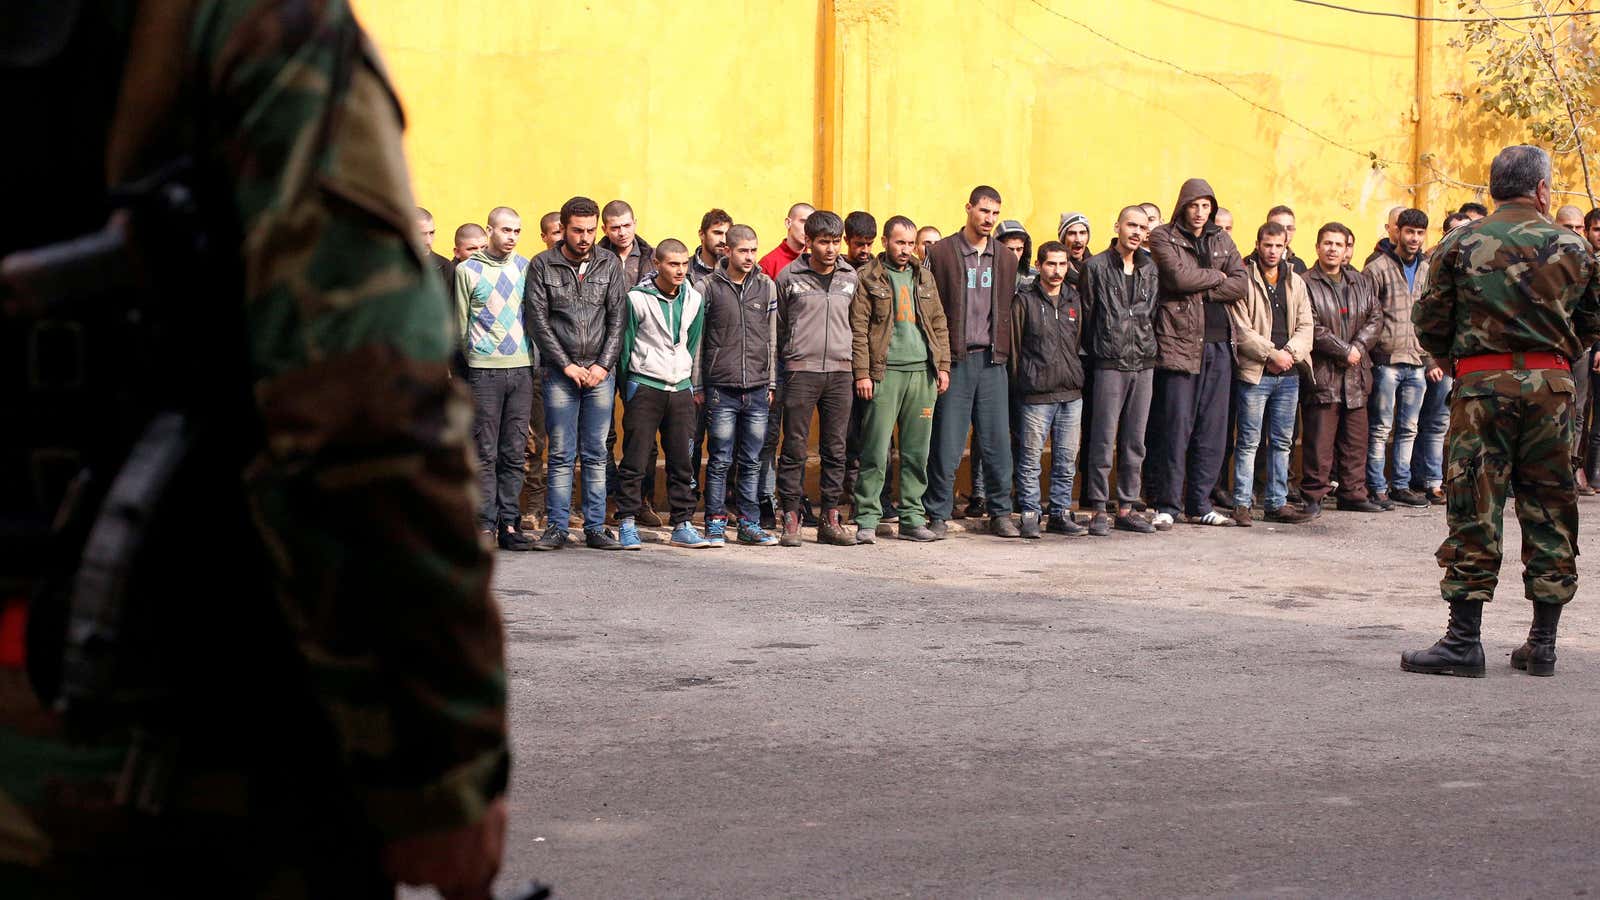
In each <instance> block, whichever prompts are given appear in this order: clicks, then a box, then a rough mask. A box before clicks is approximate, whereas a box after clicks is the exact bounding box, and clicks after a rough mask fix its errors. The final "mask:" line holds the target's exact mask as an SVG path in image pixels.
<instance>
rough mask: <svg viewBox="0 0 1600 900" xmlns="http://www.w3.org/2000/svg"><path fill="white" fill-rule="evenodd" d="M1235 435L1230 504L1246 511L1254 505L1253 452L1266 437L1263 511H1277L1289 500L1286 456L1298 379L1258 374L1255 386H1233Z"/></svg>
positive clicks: (1290, 442)
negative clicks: (1264, 507)
mask: <svg viewBox="0 0 1600 900" xmlns="http://www.w3.org/2000/svg"><path fill="white" fill-rule="evenodd" d="M1233 400H1234V407H1235V408H1236V409H1237V411H1238V418H1237V420H1236V423H1235V428H1236V429H1237V432H1236V434H1237V436H1236V437H1235V438H1234V444H1233V503H1234V506H1235V507H1236V508H1244V509H1249V508H1250V504H1251V503H1253V502H1255V496H1254V495H1255V486H1256V450H1257V448H1259V447H1260V446H1261V433H1262V431H1263V430H1264V431H1266V435H1267V453H1268V456H1267V497H1266V501H1267V502H1266V507H1267V509H1280V508H1282V506H1283V504H1284V502H1285V501H1287V500H1288V499H1289V454H1290V453H1291V452H1292V451H1293V449H1294V414H1295V407H1296V405H1297V404H1298V403H1299V402H1300V376H1299V375H1298V374H1296V373H1294V372H1290V373H1288V374H1287V375H1272V374H1269V373H1266V372H1262V373H1261V382H1260V383H1259V384H1246V383H1245V382H1243V381H1235V382H1234V383H1233Z"/></svg>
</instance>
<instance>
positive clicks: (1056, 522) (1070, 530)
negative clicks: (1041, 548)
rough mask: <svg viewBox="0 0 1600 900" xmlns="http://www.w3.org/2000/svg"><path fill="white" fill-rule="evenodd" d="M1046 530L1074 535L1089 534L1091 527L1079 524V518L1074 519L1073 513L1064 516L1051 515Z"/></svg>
mask: <svg viewBox="0 0 1600 900" xmlns="http://www.w3.org/2000/svg"><path fill="white" fill-rule="evenodd" d="M1044 530H1045V531H1048V532H1050V533H1051V534H1065V535H1070V536H1072V537H1077V536H1078V535H1081V534H1087V533H1088V531H1089V529H1087V528H1085V527H1083V526H1082V525H1079V524H1078V520H1077V519H1074V518H1073V517H1072V514H1071V513H1068V514H1067V515H1064V516H1051V517H1050V521H1049V522H1048V523H1046V524H1045V526H1044Z"/></svg>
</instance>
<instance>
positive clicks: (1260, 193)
mask: <svg viewBox="0 0 1600 900" xmlns="http://www.w3.org/2000/svg"><path fill="white" fill-rule="evenodd" d="M1360 5H1361V6H1364V7H1366V8H1369V9H1377V10H1386V11H1393V12H1404V13H1413V14H1414V13H1416V12H1418V11H1419V7H1420V9H1421V11H1423V12H1427V13H1431V14H1438V13H1439V11H1440V10H1444V11H1445V14H1450V13H1451V11H1452V10H1453V8H1454V6H1453V4H1444V5H1440V4H1432V3H1429V2H1427V0H1422V2H1421V3H1420V4H1419V2H1417V0H1364V2H1363V3H1362V4H1360ZM356 6H357V9H358V11H359V12H360V13H361V15H362V17H363V21H364V22H365V24H366V26H367V27H368V29H369V30H370V31H371V32H372V34H373V36H374V37H375V39H376V40H377V42H378V44H379V46H380V47H381V49H382V51H383V53H384V56H385V59H386V61H387V62H388V64H389V66H390V68H391V71H392V73H393V74H394V77H395V80H396V82H397V84H398V88H399V91H400V93H401V96H402V98H403V100H404V102H405V105H406V109H407V113H408V116H409V123H410V130H409V137H408V146H409V151H410V158H411V163H412V167H413V175H414V179H415V182H416V193H417V196H418V198H419V201H420V202H422V203H423V204H424V205H426V206H429V207H430V208H431V209H432V210H433V211H434V213H435V214H436V217H437V219H438V225H439V241H438V244H437V249H440V250H441V251H443V252H446V253H448V247H447V244H448V242H449V234H450V232H451V230H452V229H453V228H454V226H455V225H456V224H458V223H461V222H466V221H477V222H481V221H483V218H484V214H485V213H486V212H487V211H488V209H489V208H490V207H492V206H495V205H499V204H506V205H510V206H514V207H516V208H517V209H518V210H519V211H521V212H522V214H523V216H524V219H525V224H526V227H527V231H528V235H527V238H526V243H525V248H526V249H530V250H531V249H537V248H538V246H539V245H538V243H537V238H536V237H535V235H534V234H533V231H534V225H535V219H536V217H537V216H538V215H539V214H540V213H543V212H545V211H548V210H551V209H554V208H556V207H557V206H558V205H559V204H560V203H561V201H562V200H564V199H566V198H567V197H568V196H570V195H572V194H575V193H582V194H587V195H588V196H590V197H593V198H594V199H596V200H598V201H600V202H602V203H603V202H605V201H606V200H609V199H612V198H615V197H619V196H620V197H624V198H626V199H628V200H629V201H630V202H632V204H633V206H634V209H635V210H636V212H637V214H638V217H639V222H640V233H641V234H643V235H645V236H646V237H648V238H650V239H651V240H659V239H660V238H662V237H667V236H675V237H679V238H682V239H684V240H686V241H689V242H692V241H693V240H694V239H695V229H696V227H697V225H698V222H699V217H700V214H701V213H702V212H704V211H705V210H706V209H707V208H709V207H711V206H721V207H724V208H726V209H727V210H729V212H731V213H732V214H733V216H734V218H735V219H736V220H739V221H743V222H747V223H749V224H751V225H753V226H755V228H756V229H757V231H758V232H759V233H760V235H761V242H762V244H763V246H768V245H771V244H773V243H775V242H776V241H777V240H778V238H779V237H780V229H781V223H782V217H783V214H784V211H785V210H786V209H787V207H788V205H789V204H790V203H791V202H793V201H795V200H811V201H813V202H816V203H817V204H818V205H819V206H824V207H832V208H834V209H837V210H838V211H840V212H841V213H843V212H846V211H848V210H851V209H856V208H865V209H868V210H870V211H872V212H873V213H874V214H876V215H877V216H878V218H879V220H880V221H881V220H882V219H884V218H886V217H887V216H889V215H893V214H897V213H899V214H905V215H909V216H911V217H912V218H913V219H914V220H916V221H917V222H918V223H930V224H934V225H937V226H940V227H941V228H943V229H946V231H947V233H948V230H950V229H953V228H955V227H957V226H959V224H960V222H961V206H962V203H963V201H964V200H965V199H966V193H967V191H968V190H969V189H970V188H971V187H972V186H973V185H974V184H978V183H988V184H992V185H994V186H995V187H996V188H998V189H999V191H1000V192H1001V194H1002V195H1003V196H1004V198H1005V204H1004V212H1003V215H1004V216H1005V217H1007V218H1012V217H1020V218H1021V219H1022V220H1023V221H1024V223H1025V224H1026V225H1027V227H1028V228H1029V230H1030V231H1031V232H1032V233H1033V234H1034V235H1035V239H1036V241H1037V240H1040V239H1042V237H1043V236H1045V235H1053V234H1054V231H1055V226H1056V222H1057V217H1058V215H1059V213H1061V212H1063V211H1066V210H1081V211H1083V212H1085V213H1087V214H1088V215H1089V217H1090V219H1091V221H1092V222H1093V225H1094V228H1095V232H1096V234H1095V238H1094V240H1095V246H1096V247H1097V248H1098V247H1099V246H1101V244H1102V241H1104V240H1106V239H1108V238H1109V225H1110V223H1111V222H1112V220H1113V218H1114V216H1115V213H1116V210H1117V209H1118V208H1120V207H1121V206H1122V205H1124V204H1127V203H1132V202H1138V201H1144V200H1153V201H1155V202H1156V203H1158V204H1159V205H1160V206H1161V208H1162V211H1163V214H1164V215H1169V214H1170V212H1171V205H1172V202H1173V199H1174V197H1175V196H1176V194H1177V190H1178V186H1179V185H1180V183H1181V182H1182V181H1183V179H1184V178H1186V177H1189V176H1194V175H1199V176H1203V177H1205V178H1207V179H1208V180H1210V181H1211V184H1212V186H1213V188H1214V189H1215V190H1216V191H1217V193H1218V197H1219V199H1220V201H1221V202H1222V204H1223V205H1224V206H1227V207H1229V208H1231V209H1233V210H1234V211H1235V214H1236V216H1237V220H1238V228H1239V229H1240V232H1241V238H1242V240H1241V243H1248V241H1249V238H1250V235H1249V234H1248V232H1250V231H1252V230H1253V229H1254V227H1255V225H1257V224H1259V223H1260V221H1261V219H1262V217H1263V216H1264V214H1265V212H1266V210H1267V209H1268V208H1269V207H1270V206H1272V205H1273V204H1275V203H1288V204H1290V205H1291V206H1293V207H1294V208H1295V209H1296V210H1297V212H1298V213H1299V215H1300V222H1301V226H1302V229H1303V231H1302V233H1301V235H1300V237H1299V239H1298V240H1297V241H1296V244H1297V245H1298V246H1299V248H1300V251H1301V253H1302V255H1309V251H1310V244H1311V237H1312V234H1311V233H1312V232H1313V231H1314V229H1315V227H1316V225H1317V224H1320V223H1321V222H1323V221H1327V220H1330V219H1336V220H1339V221H1343V222H1344V223H1345V224H1347V225H1349V226H1350V227H1352V228H1353V229H1354V230H1355V231H1356V233H1357V237H1358V240H1359V241H1360V242H1361V243H1362V244H1367V243H1369V242H1370V241H1372V240H1374V239H1375V238H1376V237H1377V231H1378V225H1379V223H1380V222H1381V221H1382V219H1383V217H1384V215H1385V213H1386V211H1387V210H1388V208H1389V207H1390V206H1393V205H1396V204H1402V203H1404V204H1411V203H1414V202H1418V200H1421V202H1422V203H1424V204H1425V205H1424V208H1425V209H1427V210H1428V211H1429V213H1430V214H1432V215H1433V216H1435V218H1436V219H1437V216H1438V215H1439V213H1441V212H1442V211H1443V209H1444V205H1445V204H1446V203H1448V204H1450V205H1452V206H1454V205H1457V204H1459V203H1460V202H1462V201H1463V200H1465V199H1470V198H1471V197H1472V192H1471V191H1468V190H1462V189H1457V188H1447V187H1445V186H1442V185H1434V186H1430V187H1424V188H1423V189H1421V190H1420V191H1413V189H1411V188H1409V187H1407V185H1411V184H1415V183H1418V182H1421V181H1424V180H1426V179H1427V178H1428V177H1429V173H1427V172H1426V171H1424V170H1421V169H1419V168H1418V167H1417V166H1416V159H1417V156H1418V154H1420V153H1422V152H1427V151H1432V152H1435V153H1438V154H1440V157H1441V158H1440V161H1439V165H1440V166H1441V168H1443V169H1445V170H1446V171H1448V172H1449V173H1450V174H1451V175H1452V176H1453V177H1456V178H1459V179H1461V180H1464V181H1472V182H1479V183H1481V182H1482V180H1483V179H1484V176H1485V170H1486V168H1487V162H1488V159H1489V157H1490V156H1492V155H1493V152H1494V150H1495V149H1496V148H1497V147H1498V146H1500V145H1501V144H1503V143H1509V142H1512V141H1515V140H1520V139H1522V138H1521V136H1520V135H1518V134H1517V133H1516V132H1515V129H1508V128H1505V127H1503V126H1485V125H1483V123H1481V122H1478V121H1476V119H1475V117H1474V115H1473V114H1472V113H1471V110H1470V108H1469V107H1468V106H1467V105H1465V104H1463V103H1462V102H1460V101H1456V100H1451V99H1448V98H1447V96H1446V95H1448V94H1450V93H1451V92H1458V93H1459V92H1462V91H1463V90H1464V89H1465V88H1466V82H1467V80H1468V75H1469V71H1468V70H1467V68H1466V67H1465V65H1464V64H1463V63H1462V61H1461V60H1460V58H1459V57H1457V56H1456V55H1455V53H1454V51H1451V50H1450V49H1449V48H1448V47H1446V46H1445V42H1446V41H1447V40H1448V37H1449V34H1450V33H1451V32H1449V31H1446V30H1444V29H1451V28H1453V27H1454V26H1444V25H1441V26H1427V25H1424V26H1422V27H1421V28H1420V29H1419V27H1418V26H1417V25H1416V24H1415V23H1412V22H1409V21H1405V20H1400V19H1384V18H1368V17H1357V16H1352V15H1350V14H1348V13H1342V12H1337V11H1333V10H1325V9H1319V8H1315V7H1310V6H1305V5H1301V4H1297V3H1293V2H1290V0H1255V2H1236V3H1226V4H1218V3H1215V2H1207V0H1123V2H1119V3H1105V4H1102V3H1089V2H1085V0H783V2H758V0H744V2H739V0H703V2H700V3H696V4H668V3H662V2H655V0H591V2H587V3H556V2H526V0H524V2H512V3H502V4H497V5H495V4H484V3H481V2H473V3H467V2H461V0H357V3H356ZM1057 13H1059V15H1058V14H1057ZM1063 15H1064V16H1069V17H1072V18H1076V19H1078V20H1080V22H1082V23H1083V25H1087V26H1089V27H1091V28H1093V29H1095V30H1097V31H1099V32H1101V33H1102V34H1103V35H1105V36H1106V37H1108V38H1111V39H1112V40H1115V41H1117V42H1118V43H1120V44H1122V45H1124V47H1117V46H1114V45H1113V44H1111V43H1108V42H1107V41H1106V40H1104V39H1102V38H1101V37H1097V36H1095V35H1094V34H1092V33H1091V32H1090V31H1088V30H1086V29H1085V28H1084V27H1082V26H1081V25H1079V24H1075V23H1073V22H1071V21H1068V20H1067V19H1066V18H1063V17H1062V16H1063ZM1419 48H1420V56H1419ZM1133 51H1137V52H1133ZM1138 54H1144V55H1145V56H1148V57H1151V58H1154V60H1170V61H1173V62H1176V63H1178V64H1180V65H1182V66H1183V67H1185V68H1187V69H1189V70H1190V71H1191V72H1192V73H1196V74H1185V73H1182V72H1179V71H1176V70H1174V69H1173V68H1172V67H1170V66H1168V65H1165V64H1163V63H1161V62H1159V61H1152V60H1151V59H1145V58H1141V56H1140V55H1138ZM1201 76H1209V77H1211V78H1214V79H1216V80H1217V81H1218V82H1221V85H1218V84H1215V83H1212V82H1210V81H1207V80H1205V78H1203V77H1201ZM1419 85H1420V86H1421V89H1420V90H1419ZM1224 86H1226V87H1224ZM1228 89H1231V90H1232V91H1235V92H1237V94H1238V95H1242V96H1243V98H1248V100H1250V101H1254V103H1256V104H1258V105H1259V107H1262V108H1257V107H1254V106H1252V105H1250V103H1249V102H1247V101H1246V100H1245V99H1242V98H1241V97H1240V96H1236V95H1235V94H1233V93H1230V92H1229V90H1228ZM1280 113H1281V115H1279V114H1280ZM1284 116H1287V117H1288V119H1293V120H1295V121H1297V122H1299V123H1303V125H1304V126H1306V127H1301V125H1297V124H1293V123H1291V122H1290V121H1289V120H1288V119H1286V118H1284ZM1307 128H1309V129H1311V130H1313V131H1315V132H1317V133H1318V135H1320V136H1318V135H1313V134H1311V133H1310V132H1309V131H1308V130H1307ZM1335 144H1340V145H1343V146H1344V147H1345V148H1348V149H1342V148H1341V147H1338V146H1335ZM1352 151H1354V152H1352ZM1366 153H1373V154H1376V155H1377V156H1378V157H1379V158H1380V159H1383V160H1388V161H1392V164H1391V165H1388V166H1387V167H1386V168H1384V169H1383V170H1382V171H1375V170H1374V169H1373V167H1372V165H1371V163H1370V161H1369V160H1368V159H1366V158H1365V157H1364V156H1363V154H1366ZM1419 173H1420V174H1419ZM1562 186H1564V185H1558V187H1562ZM1565 186H1571V185H1565ZM1580 187H1581V184H1580Z"/></svg>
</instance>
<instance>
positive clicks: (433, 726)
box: [190, 0, 509, 837]
mask: <svg viewBox="0 0 1600 900" xmlns="http://www.w3.org/2000/svg"><path fill="white" fill-rule="evenodd" d="M342 40H348V41H352V42H353V44H354V46H355V48H356V49H355V59H354V61H353V65H352V68H351V72H350V74H349V76H348V78H347V80H346V83H345V84H344V86H343V89H342V90H340V89H339V85H338V79H336V78H334V77H333V75H332V69H333V67H334V65H335V61H336V58H337V55H338V53H337V47H338V45H339V42H340V41H342ZM190 48H191V51H192V53H193V54H194V55H195V66H196V69H197V70H198V72H199V73H201V74H202V75H203V76H204V78H205V82H204V83H205V85H206V87H205V90H206V92H207V96H206V97H205V99H204V101H203V102H208V103H210V104H211V105H213V107H214V109H215V110H216V112H215V113H214V115H215V116H216V117H217V118H218V120H219V121H220V122H222V123H223V124H224V125H225V128H223V129H221V130H220V133H219V135H218V138H219V143H220V145H219V146H216V147H215V148H214V153H215V156H216V158H217V159H218V160H220V161H221V163H222V165H223V166H225V167H226V168H227V169H228V172H227V174H228V175H230V176H231V179H232V182H233V184H234V187H235V195H234V198H233V200H234V205H235V212H236V214H237V216H238V218H239V224H240V230H241V232H242V233H243V235H244V266H245V272H246V279H245V284H246V290H245V296H244V297H243V301H244V304H245V307H246V330H247V334H248V336H249V340H250V347H251V362H252V367H253V370H254V377H255V379H256V381H255V396H256V398H257V402H258V407H259V414H260V416H261V420H262V424H263V426H264V428H265V433H266V442H265V446H264V447H263V448H262V450H261V452H260V454H259V456H258V457H257V458H256V460H255V462H254V464H253V465H252V466H251V467H250V469H249V471H247V472H246V475H245V477H246V485H247V489H248V492H249V495H250V499H251V503H252V507H253V509H254V513H255V518H256V520H257V522H258V525H259V527H260V530H261V532H262V535H263V537H264V539H265V540H266V542H267V544H268V545H269V547H271V548H272V551H273V558H274V562H275V564H276V566H277V569H278V575H279V584H280V587H279V590H278V596H279V599H280V602H281V604H282V606H283V608H284V611H285V614H286V616H287V618H288V619H289V621H290V622H291V623H293V624H294V625H295V626H296V628H297V631H298V634H297V637H298V643H299V645H300V647H301V648H302V653H303V656H304V658H305V662H306V665H307V667H308V669H309V670H310V673H311V684H312V686H313V689H314V690H316V691H317V692H318V693H319V695H320V696H319V698H318V699H319V701H320V703H321V705H322V707H323V708H324V710H325V712H326V715H327V717H328V719H329V721H330V722H331V724H332V725H333V728H334V731H335V734H336V736H337V740H338V742H339V745H340V746H339V747H338V752H339V753H340V754H341V756H342V759H343V763H344V768H345V770H346V771H347V773H348V775H349V778H350V780H351V781H352V782H353V786H354V791H355V794H356V796H357V800H358V802H359V803H360V805H361V808H362V811H363V812H364V813H365V816H366V819H367V821H368V822H369V823H370V824H371V825H373V826H374V827H375V828H376V829H377V830H378V831H379V832H380V833H381V834H383V835H384V836H385V837H396V836H402V835H407V834H415V833H422V832H427V831H432V830H439V829H444V828H449V827H453V826H456V825H459V824H464V823H467V822H470V821H475V820H476V819H477V818H478V817H479V816H481V814H482V812H483V810H484V808H485V807H486V806H487V804H488V803H489V802H490V801H491V800H492V799H493V798H494V797H496V796H498V795H499V794H501V793H503V792H504V790H505V783H506V777H507V769H508V763H509V754H508V749H507V739H506V675H505V659H504V652H505V651H504V637H503V634H502V630H501V628H502V626H501V621H500V614H499V610H498V608H497V606H496V604H495V603H494V601H493V600H492V599H491V597H490V593H489V574H490V561H489V558H488V555H487V553H486V552H485V551H484V550H483V548H482V547H481V546H480V544H479V543H478V540H477V535H476V532H475V529H474V525H473V522H474V512H475V509H474V507H475V505H476V500H475V498H474V489H473V486H472V485H473V479H474V472H473V467H472V464H471V462H470V455H469V449H468V448H469V445H470V440H469V429H470V424H471V419H472V409H471V405H470V402H469V401H468V399H467V397H466V395H465V393H464V392H463V390H462V388H461V386H460V384H459V383H458V382H452V381H451V380H450V378H449V369H448V364H449V360H450V356H451V353H452V350H453V348H454V339H453V337H452V331H451V328H450V324H449V321H448V316H447V314H446V310H447V304H446V303H445V301H444V297H443V296H442V294H441V292H440V288H439V283H438V278H437V277H436V276H435V275H434V274H433V273H432V272H431V271H429V270H428V269H427V267H426V266H425V264H424V261H423V259H422V258H421V256H420V254H419V251H418V250H417V249H416V247H415V246H414V245H413V242H412V241H411V240H410V233H411V227H412V226H411V220H412V216H413V215H414V208H415V205H416V204H415V201H414V200H413V199H412V196H411V187H410V178H409V174H408V172H407V169H406V164H405V159H404V157H403V155H402V151H401V129H402V124H403V123H402V114H401V110H400V106H399V102H398V101H397V100H396V98H395V95H394V93H393V91H392V89H391V88H390V86H389V81H388V78H387V75H386V73H385V72H384V70H383V68H382V67H381V64H380V63H379V62H378V58H377V55H376V52H375V50H374V49H373V47H372V45H371V44H370V42H369V41H368V40H367V38H366V36H365V35H364V34H362V33H361V32H360V28H359V26H358V25H357V24H356V21H355V19H354V16H353V15H352V13H351V11H350V9H349V8H348V6H347V5H346V3H344V2H337V0H330V2H327V3H321V4H309V5H301V4H279V3H271V2H264V0H209V2H205V3H203V4H201V6H200V7H199V9H198V11H197V13H196V17H195V19H194V22H193V25H192V31H191V34H190ZM330 105H333V106H334V109H333V115H332V116H331V117H329V118H328V119H327V120H326V121H327V122H328V123H329V126H330V130H329V132H328V135H327V141H326V146H324V147H322V148H321V149H320V152H316V153H313V152H311V151H312V150H313V149H314V148H316V142H317V140H318V130H319V126H320V125H321V123H322V122H323V121H324V118H323V117H324V113H325V111H326V110H327V108H328V107H329V106H330ZM334 510H337V511H338V512H337V513H336V514H330V512H332V511H334Z"/></svg>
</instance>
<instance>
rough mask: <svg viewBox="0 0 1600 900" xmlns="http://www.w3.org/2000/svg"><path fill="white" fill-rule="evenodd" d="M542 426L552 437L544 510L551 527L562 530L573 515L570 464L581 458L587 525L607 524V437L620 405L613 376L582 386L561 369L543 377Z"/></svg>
mask: <svg viewBox="0 0 1600 900" xmlns="http://www.w3.org/2000/svg"><path fill="white" fill-rule="evenodd" d="M544 375H545V380H544V427H545V431H546V433H547V434H548V435H549V437H550V477H549V478H547V479H546V482H547V483H546V485H545V488H546V490H547V491H548V492H549V497H548V499H546V500H545V510H546V513H547V516H548V518H549V524H550V525H556V526H559V527H561V528H563V529H565V528H566V527H567V522H568V521H569V520H570V519H571V517H572V464H573V462H574V461H575V460H576V459H577V458H579V457H581V458H582V459H583V473H582V475H583V527H584V528H585V529H589V528H604V527H605V524H606V460H607V459H609V458H610V454H609V453H607V452H606V434H607V433H608V432H610V431H611V407H612V405H613V404H614V403H615V402H616V396H617V389H616V384H615V376H612V375H607V376H606V380H605V381H602V382H600V383H599V384H597V385H595V386H594V387H590V388H580V387H578V385H577V384H576V383H574V382H573V380H572V379H571V378H568V377H567V376H566V374H565V373H563V372H562V371H560V370H559V369H547V370H546V371H545V373H544Z"/></svg>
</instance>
